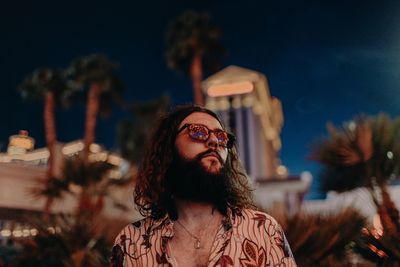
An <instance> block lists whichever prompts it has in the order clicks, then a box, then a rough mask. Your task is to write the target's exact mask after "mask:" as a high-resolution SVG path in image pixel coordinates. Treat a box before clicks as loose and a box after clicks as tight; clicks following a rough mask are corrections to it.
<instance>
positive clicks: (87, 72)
mask: <svg viewBox="0 0 400 267" xmlns="http://www.w3.org/2000/svg"><path fill="white" fill-rule="evenodd" d="M117 67H118V64H116V63H114V62H111V61H109V59H108V58H107V57H106V56H105V55H99V54H93V55H90V56H86V57H82V58H78V59H76V60H74V61H73V62H72V63H71V65H70V67H69V68H68V70H67V76H68V78H69V79H70V80H71V81H73V83H74V84H75V85H76V87H78V88H80V89H81V90H84V91H86V92H87V94H86V124H85V136H84V144H85V146H84V149H83V159H84V161H85V162H87V161H88V157H89V149H90V145H91V144H93V142H94V141H95V135H96V123H97V116H98V115H99V114H100V115H108V114H109V113H110V112H111V108H112V103H113V101H114V102H117V103H121V102H122V99H121V94H122V91H123V89H124V86H123V84H122V81H121V80H120V79H119V77H118V76H117V73H116V70H117ZM74 96H75V95H72V96H71V97H70V99H74Z"/></svg>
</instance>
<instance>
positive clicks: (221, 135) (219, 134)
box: [214, 131, 229, 147]
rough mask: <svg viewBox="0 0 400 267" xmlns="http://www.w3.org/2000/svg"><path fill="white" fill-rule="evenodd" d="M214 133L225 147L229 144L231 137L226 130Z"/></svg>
mask: <svg viewBox="0 0 400 267" xmlns="http://www.w3.org/2000/svg"><path fill="white" fill-rule="evenodd" d="M214 134H215V136H216V137H217V139H218V143H219V145H221V146H224V147H226V146H227V145H228V142H229V137H228V134H227V133H226V132H225V131H215V132H214Z"/></svg>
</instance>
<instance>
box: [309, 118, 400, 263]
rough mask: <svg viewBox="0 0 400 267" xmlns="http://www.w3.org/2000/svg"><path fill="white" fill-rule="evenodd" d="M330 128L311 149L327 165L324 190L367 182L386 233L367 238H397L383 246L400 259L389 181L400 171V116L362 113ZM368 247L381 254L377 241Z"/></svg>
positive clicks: (399, 234)
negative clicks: (366, 114) (339, 127)
mask: <svg viewBox="0 0 400 267" xmlns="http://www.w3.org/2000/svg"><path fill="white" fill-rule="evenodd" d="M328 131H329V137H328V138H326V139H324V140H321V141H320V142H318V143H317V144H316V145H315V146H314V148H313V150H312V153H311V159H313V160H315V161H318V162H320V163H321V164H322V165H323V167H324V168H323V172H322V175H321V178H322V184H323V188H324V190H336V191H345V190H351V189H354V188H356V187H361V186H365V187H366V188H367V189H368V190H369V192H370V195H371V197H372V200H373V202H374V204H375V205H376V207H377V212H378V214H379V217H380V220H381V222H382V226H383V237H382V236H377V237H374V236H372V235H368V234H367V236H368V238H364V239H363V240H368V239H369V238H371V239H374V240H375V241H376V242H378V243H380V242H383V241H384V240H386V241H387V239H393V238H394V240H396V242H392V243H390V242H389V244H391V246H390V248H388V246H387V245H385V246H382V248H387V250H386V251H385V254H386V255H389V254H390V255H397V256H392V257H395V260H396V261H400V245H399V244H400V220H399V218H400V216H399V211H398V209H397V208H396V206H395V204H394V202H393V201H392V199H391V196H390V194H389V192H388V189H387V183H388V181H390V180H393V179H395V178H397V177H398V176H399V174H400V156H399V155H400V118H397V119H394V120H392V119H391V118H390V117H389V116H387V115H385V114H379V115H378V116H376V117H365V116H359V117H357V118H356V119H355V120H354V121H352V122H350V123H346V124H345V125H344V126H343V127H342V128H341V129H336V128H335V127H333V126H332V125H331V124H329V125H328ZM367 232H368V231H367ZM364 247H366V248H368V249H369V252H371V251H372V253H374V254H375V255H378V253H377V252H376V251H373V249H372V247H375V248H376V246H375V245H372V244H369V245H365V246H364ZM388 250H391V251H396V252H395V253H390V252H389V251H388ZM360 251H361V250H360ZM378 256H379V255H378ZM388 260H391V259H388Z"/></svg>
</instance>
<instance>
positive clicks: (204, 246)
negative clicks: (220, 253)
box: [169, 224, 219, 267]
mask: <svg viewBox="0 0 400 267" xmlns="http://www.w3.org/2000/svg"><path fill="white" fill-rule="evenodd" d="M218 226H219V224H214V225H212V227H210V228H208V227H206V226H205V227H204V228H203V229H200V231H198V232H197V235H196V236H197V237H199V238H200V241H201V247H200V248H199V249H196V248H195V242H196V240H195V239H194V238H193V237H190V236H189V235H188V234H187V233H186V232H185V231H184V230H183V229H182V228H181V227H176V230H175V235H174V237H173V238H172V239H171V240H170V241H169V248H170V252H171V255H172V257H173V258H175V260H176V262H177V263H178V266H179V267H183V266H187V267H204V266H207V264H208V260H209V257H210V253H211V247H212V245H213V242H214V238H215V235H216V232H217V230H218Z"/></svg>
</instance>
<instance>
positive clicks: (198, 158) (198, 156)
mask: <svg viewBox="0 0 400 267" xmlns="http://www.w3.org/2000/svg"><path fill="white" fill-rule="evenodd" d="M210 155H212V156H215V157H217V159H218V161H219V163H220V164H221V165H222V166H223V165H224V161H223V159H222V157H221V155H220V154H219V153H218V152H217V151H215V150H214V149H208V150H206V151H204V152H201V153H199V154H197V156H196V160H201V159H202V158H204V157H207V156H210Z"/></svg>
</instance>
